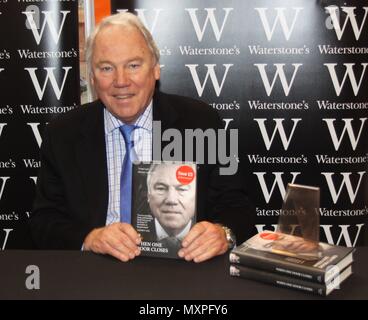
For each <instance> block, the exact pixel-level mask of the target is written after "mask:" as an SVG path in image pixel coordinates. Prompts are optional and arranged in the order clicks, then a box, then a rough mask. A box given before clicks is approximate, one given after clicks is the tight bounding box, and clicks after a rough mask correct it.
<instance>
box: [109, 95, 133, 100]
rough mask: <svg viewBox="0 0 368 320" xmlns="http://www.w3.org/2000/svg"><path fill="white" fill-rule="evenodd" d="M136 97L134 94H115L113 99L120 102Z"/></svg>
mask: <svg viewBox="0 0 368 320" xmlns="http://www.w3.org/2000/svg"><path fill="white" fill-rule="evenodd" d="M133 96H134V94H115V95H113V97H114V98H115V99H118V100H125V99H130V98H132V97H133Z"/></svg>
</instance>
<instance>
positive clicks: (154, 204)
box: [148, 165, 196, 235]
mask: <svg viewBox="0 0 368 320" xmlns="http://www.w3.org/2000/svg"><path fill="white" fill-rule="evenodd" d="M177 167H178V166H175V165H161V166H158V167H157V168H156V169H155V171H154V172H153V173H152V174H151V177H150V180H149V186H148V201H149V205H150V208H151V211H152V214H153V215H154V216H155V217H156V219H158V221H159V222H160V224H161V226H162V227H163V228H164V229H165V230H166V232H167V233H169V235H177V234H179V233H180V232H181V231H182V230H183V229H184V228H185V226H186V225H187V224H188V222H189V220H190V219H192V218H193V216H194V213H195V194H196V190H195V188H196V186H195V183H194V182H192V183H190V184H186V185H183V184H181V183H179V181H178V180H177V179H176V170H177Z"/></svg>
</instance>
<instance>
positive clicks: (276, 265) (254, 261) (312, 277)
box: [230, 252, 325, 283]
mask: <svg viewBox="0 0 368 320" xmlns="http://www.w3.org/2000/svg"><path fill="white" fill-rule="evenodd" d="M230 262H231V263H233V264H239V265H243V266H247V267H250V268H255V269H261V270H265V271H269V272H272V273H277V274H280V275H284V276H287V277H292V278H296V279H301V280H306V281H312V282H316V283H325V274H324V271H323V270H313V269H311V268H309V267H305V266H303V265H300V264H296V263H291V262H288V261H286V260H281V259H276V258H275V259H272V258H269V257H262V256H256V255H252V254H247V253H244V252H243V253H241V254H237V253H233V252H231V253H230Z"/></svg>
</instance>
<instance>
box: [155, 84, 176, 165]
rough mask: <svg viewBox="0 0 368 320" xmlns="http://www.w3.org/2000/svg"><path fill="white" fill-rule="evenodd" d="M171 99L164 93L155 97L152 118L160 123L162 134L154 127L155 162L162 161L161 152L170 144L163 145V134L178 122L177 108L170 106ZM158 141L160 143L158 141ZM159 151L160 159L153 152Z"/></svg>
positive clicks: (157, 93) (158, 93) (156, 94)
mask: <svg viewBox="0 0 368 320" xmlns="http://www.w3.org/2000/svg"><path fill="white" fill-rule="evenodd" d="M169 100H170V99H168V98H167V96H166V95H165V94H163V93H160V92H159V91H156V92H155V94H154V96H153V114H152V118H153V121H160V129H161V132H160V133H158V132H156V131H155V126H154V127H153V135H152V136H153V139H152V157H153V160H158V161H160V160H162V157H161V151H162V150H163V148H164V147H165V145H167V144H168V142H166V143H163V142H162V139H161V138H162V133H163V132H164V131H165V130H167V129H170V128H175V127H176V122H177V121H178V118H179V117H178V114H177V112H176V111H175V108H173V107H172V106H171V105H170V101H169ZM158 139H159V140H160V141H158ZM156 148H158V149H159V151H160V152H159V154H160V156H159V157H157V156H156V157H155V152H154V151H153V150H158V149H156ZM156 153H157V152H156Z"/></svg>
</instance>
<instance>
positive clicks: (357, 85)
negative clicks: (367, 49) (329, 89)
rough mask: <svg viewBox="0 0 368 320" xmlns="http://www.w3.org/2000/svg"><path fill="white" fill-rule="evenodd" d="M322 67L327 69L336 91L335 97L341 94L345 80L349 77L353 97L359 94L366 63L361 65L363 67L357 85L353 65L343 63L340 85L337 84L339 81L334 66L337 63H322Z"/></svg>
mask: <svg viewBox="0 0 368 320" xmlns="http://www.w3.org/2000/svg"><path fill="white" fill-rule="evenodd" d="M324 65H325V66H326V67H327V68H328V71H329V72H330V76H331V80H332V83H333V86H334V88H335V91H336V95H337V96H339V95H340V93H341V90H342V88H343V86H344V84H345V81H346V78H347V77H349V80H350V83H351V86H352V88H353V91H354V95H355V96H357V95H358V93H359V89H360V85H361V84H362V81H363V77H364V75H365V70H366V68H367V65H368V63H361V65H362V67H363V71H362V74H361V75H360V79H359V83H357V80H356V77H355V72H354V70H353V66H355V63H344V66H345V68H346V71H345V74H344V78H343V79H342V81H341V84H340V82H339V79H338V78H337V74H336V70H335V66H337V63H324Z"/></svg>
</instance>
